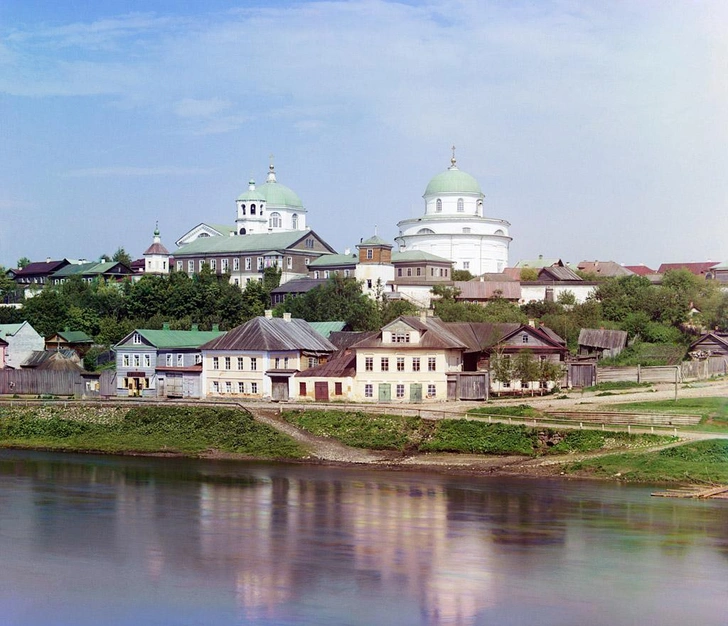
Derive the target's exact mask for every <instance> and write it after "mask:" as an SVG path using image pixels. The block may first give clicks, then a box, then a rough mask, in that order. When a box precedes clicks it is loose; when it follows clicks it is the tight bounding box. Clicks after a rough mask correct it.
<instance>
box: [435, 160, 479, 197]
mask: <svg viewBox="0 0 728 626" xmlns="http://www.w3.org/2000/svg"><path fill="white" fill-rule="evenodd" d="M439 193H475V194H478V195H480V196H482V195H483V192H482V191H481V189H480V185H479V184H478V181H477V180H475V178H473V177H472V176H471V175H470V174H466V173H465V172H461V171H460V170H459V169H458V168H457V167H455V166H454V165H453V166H452V167H450V168H448V169H447V170H445V171H444V172H442V174H438V175H437V176H435V177H434V178H433V179H432V180H431V181H430V183H429V184H428V185H427V189H425V194H424V195H425V196H433V195H436V194H439Z"/></svg>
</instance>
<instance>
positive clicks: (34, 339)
mask: <svg viewBox="0 0 728 626" xmlns="http://www.w3.org/2000/svg"><path fill="white" fill-rule="evenodd" d="M0 339H2V340H4V341H5V343H6V344H7V346H6V348H5V351H4V352H5V367H11V368H13V369H20V366H21V365H22V364H23V362H24V361H25V360H26V359H27V358H28V357H30V356H31V354H32V353H33V352H35V351H38V350H41V351H42V350H43V349H44V348H45V341H43V337H41V336H40V335H39V334H38V332H37V331H36V330H35V328H33V327H32V326H31V325H30V324H29V323H28V322H20V323H19V324H0Z"/></svg>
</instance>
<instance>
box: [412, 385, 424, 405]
mask: <svg viewBox="0 0 728 626" xmlns="http://www.w3.org/2000/svg"><path fill="white" fill-rule="evenodd" d="M410 402H422V384H421V383H412V384H411V385H410Z"/></svg>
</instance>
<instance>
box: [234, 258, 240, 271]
mask: <svg viewBox="0 0 728 626" xmlns="http://www.w3.org/2000/svg"><path fill="white" fill-rule="evenodd" d="M239 271H240V259H239V258H237V257H235V258H234V259H233V272H239Z"/></svg>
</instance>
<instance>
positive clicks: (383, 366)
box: [379, 356, 389, 372]
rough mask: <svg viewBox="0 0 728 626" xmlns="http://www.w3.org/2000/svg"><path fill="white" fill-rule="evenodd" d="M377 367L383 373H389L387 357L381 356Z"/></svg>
mask: <svg viewBox="0 0 728 626" xmlns="http://www.w3.org/2000/svg"><path fill="white" fill-rule="evenodd" d="M379 365H380V367H381V370H382V371H383V372H388V371H389V357H386V356H383V357H382V358H381V359H380V361H379Z"/></svg>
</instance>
